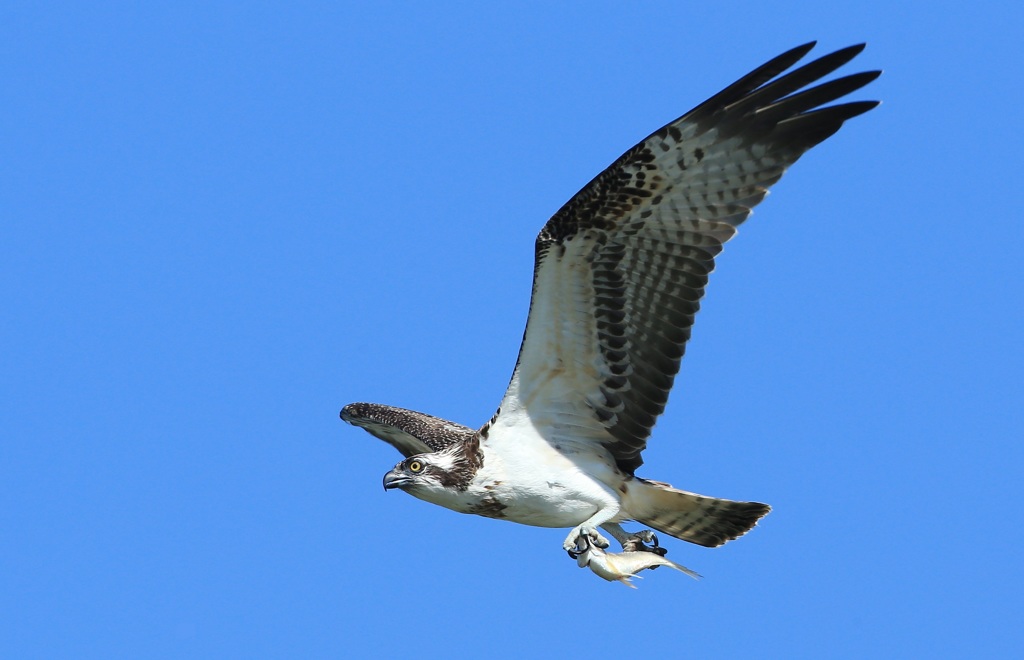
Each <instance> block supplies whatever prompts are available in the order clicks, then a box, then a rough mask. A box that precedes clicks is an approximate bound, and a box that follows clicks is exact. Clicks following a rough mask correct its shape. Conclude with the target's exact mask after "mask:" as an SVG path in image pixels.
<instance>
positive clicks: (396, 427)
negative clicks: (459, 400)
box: [341, 403, 476, 458]
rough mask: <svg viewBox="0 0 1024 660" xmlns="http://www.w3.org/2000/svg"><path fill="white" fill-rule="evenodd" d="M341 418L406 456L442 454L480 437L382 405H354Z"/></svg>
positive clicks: (453, 425)
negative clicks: (455, 445)
mask: <svg viewBox="0 0 1024 660" xmlns="http://www.w3.org/2000/svg"><path fill="white" fill-rule="evenodd" d="M341 418H342V419H343V420H345V421H346V422H348V423H349V424H354V425H355V426H359V427H362V428H364V429H366V430H367V431H369V432H370V433H371V434H372V435H374V436H376V437H378V438H380V439H381V440H383V441H384V442H386V443H388V444H389V445H391V446H393V447H394V448H395V449H397V450H398V451H400V452H401V453H402V455H403V456H405V457H407V458H408V457H409V456H415V455H416V454H428V453H431V452H435V451H441V450H442V449H444V448H445V447H447V446H449V445H452V444H454V443H456V442H463V441H466V440H469V439H471V438H472V437H473V436H474V435H476V430H474V429H471V428H469V427H468V426H462V425H461V424H456V423H455V422H449V421H448V420H444V419H441V418H439V417H434V416H433V415H428V414H426V413H421V412H416V411H415V410H406V409H405V408H396V407H395V406H384V405H381V404H378V403H350V404H349V405H347V406H345V407H344V408H342V410H341Z"/></svg>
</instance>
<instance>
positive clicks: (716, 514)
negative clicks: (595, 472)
mask: <svg viewBox="0 0 1024 660" xmlns="http://www.w3.org/2000/svg"><path fill="white" fill-rule="evenodd" d="M624 504H625V505H626V506H625V508H626V509H627V510H628V511H629V513H630V516H631V517H632V518H633V519H634V520H636V521H637V522H639V523H641V524H643V525H646V526H648V527H652V528H654V529H656V530H658V531H659V532H662V533H664V534H669V535H670V536H674V537H676V538H677V539H682V540H684V541H689V542H690V543H696V544H697V545H703V546H705V547H708V548H714V547H717V546H720V545H722V544H723V543H725V542H726V541H731V540H733V539H734V538H737V537H740V536H743V535H744V534H746V533H747V532H748V531H750V530H751V528H753V527H754V525H756V524H757V521H758V520H759V519H760V518H761V517H762V516H764V515H765V514H767V513H768V512H769V511H771V507H770V506H768V505H767V504H761V503H760V502H735V501H733V500H721V499H718V498H716V497H706V496H704V495H698V494H696V493H688V492H686V491H685V490H677V489H675V488H672V487H671V486H669V485H668V484H663V483H660V482H658V481H648V480H647V479H640V478H639V477H637V478H636V479H634V480H633V481H631V482H629V490H628V492H627V493H626V497H625V502H624Z"/></svg>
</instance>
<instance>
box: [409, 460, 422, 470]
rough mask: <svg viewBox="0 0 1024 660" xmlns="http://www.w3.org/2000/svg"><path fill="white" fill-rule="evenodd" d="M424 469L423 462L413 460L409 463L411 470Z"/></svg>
mask: <svg viewBox="0 0 1024 660" xmlns="http://www.w3.org/2000/svg"><path fill="white" fill-rule="evenodd" d="M422 470H423V463H420V462H419V461H412V462H411V463H409V472H420V471H422Z"/></svg>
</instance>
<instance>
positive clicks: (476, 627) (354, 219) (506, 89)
mask: <svg viewBox="0 0 1024 660" xmlns="http://www.w3.org/2000/svg"><path fill="white" fill-rule="evenodd" d="M548 4H549V3H532V4H530V3H517V4H515V5H514V6H513V5H511V4H508V5H502V6H501V7H498V6H497V5H493V6H492V5H486V7H485V5H484V4H482V3H443V4H442V3H436V4H428V3H376V4H374V5H372V6H369V3H367V4H366V6H362V5H357V4H346V3H340V4H339V3H326V2H325V3H307V2H299V3H280V4H271V3H259V4H258V5H257V4H256V3H250V4H247V5H244V6H243V3H210V2H204V3H191V2H179V3H146V4H145V5H140V4H138V3H123V4H119V3H74V4H61V3H51V4H49V5H48V6H45V7H44V6H41V5H32V4H30V3H9V4H8V5H6V6H5V7H4V8H2V9H0V62H2V66H0V89H2V93H3V101H2V103H0V155H2V157H0V168H2V175H0V217H2V221H0V283H2V286H0V306H2V309H3V314H2V315H0V346H2V351H0V396H2V401H3V405H2V411H3V413H2V414H3V417H4V423H3V427H4V431H3V436H4V440H3V441H2V442H0V525H2V527H0V528H2V530H3V533H2V534H0V566H2V567H3V568H2V570H0V609H2V612H0V655H3V656H4V657H26V658H31V657H98V658H99V657H102V658H111V657H220V656H230V657H339V656H342V655H344V656H345V657H364V656H365V657H387V658H393V657H416V658H439V657H445V658H459V657H481V656H482V654H486V655H487V657H492V658H512V657H579V656H584V657H597V656H599V655H600V656H607V657H616V656H621V655H623V653H641V654H643V655H647V654H651V655H654V656H655V657H658V656H660V657H676V656H678V655H681V654H682V653H686V654H687V655H693V656H698V657H701V656H703V657H711V656H714V657H751V656H755V657H756V656H761V657H771V656H776V657H801V656H802V657H822V656H831V657H868V656H874V657H907V656H910V655H917V656H931V657H943V656H949V657H968V656H970V657H981V656H984V655H1000V654H1001V655H1009V654H1011V653H1012V652H1013V650H1014V649H1017V650H1018V651H1019V649H1020V648H1021V646H1022V642H1024V634H1022V633H1021V632H1020V621H1019V619H1020V612H1021V611H1022V609H1024V602H1022V600H1024V599H1022V596H1021V593H1022V586H1024V585H1022V579H1021V578H1022V571H1021V569H1020V562H1019V559H1018V557H1017V554H1018V553H1017V550H1018V548H1019V547H1020V546H1021V544H1022V542H1024V534H1022V532H1021V524H1020V523H1021V516H1020V512H1019V505H1018V501H1017V498H1018V497H1019V496H1020V494H1021V474H1022V467H1024V466H1022V450H1021V439H1022V438H1024V420H1022V412H1021V410H1022V378H1021V373H1022V370H1024V359H1022V357H1024V351H1022V350H1021V344H1020V338H1019V335H1020V328H1021V327H1022V324H1024V304H1022V303H1024V301H1022V295H1021V282H1022V279H1024V267H1022V265H1021V264H1022V260H1021V258H1020V250H1021V245H1022V240H1024V231H1022V223H1021V222H1020V219H1019V211H1018V206H1019V203H1018V201H1017V199H1016V197H1017V190H1018V188H1019V187H1020V182H1019V174H1018V172H1019V169H1020V165H1021V157H1020V153H1021V148H1022V146H1024V145H1022V130H1021V126H1020V124H1021V122H1020V108H1021V107H1022V106H1024V94H1022V87H1021V85H1020V80H1021V77H1022V73H1024V72H1022V57H1021V51H1020V38H1021V35H1022V34H1024V29H1022V28H1024V20H1022V18H1024V10H1022V9H1021V8H1020V7H1019V6H1018V5H1015V4H1013V3H991V4H988V3H968V4H965V3H939V4H936V3H924V2H906V3H892V2H864V3H849V5H848V6H847V5H844V6H842V7H840V8H837V7H836V6H826V5H829V3H814V4H813V5H811V4H810V3H796V2H782V3H773V4H772V6H771V7H768V6H764V7H762V9H761V10H760V11H759V12H758V13H756V14H755V13H752V11H751V10H750V9H749V6H748V5H742V4H739V3H726V4H720V3H701V4H699V5H692V4H690V3H643V4H640V5H635V4H623V3H610V2H607V3H589V4H587V5H583V4H572V3H568V4H563V5H561V7H560V8H551V7H549V6H548ZM897 4H898V6H897ZM811 39H818V40H819V42H820V45H819V47H818V49H817V50H816V51H815V52H816V53H818V54H823V53H825V52H828V51H830V50H833V49H836V48H839V47H842V46H846V45H848V44H851V43H856V42H860V41H867V42H868V43H869V46H868V49H867V50H866V51H865V52H864V53H863V54H862V55H861V56H860V57H858V58H857V60H855V62H854V64H853V65H851V66H848V67H847V68H846V69H844V70H845V71H847V72H854V71H857V70H865V69H871V68H882V69H884V70H885V75H883V77H882V78H880V79H879V80H878V81H876V82H875V83H872V84H871V85H870V86H869V88H868V89H867V90H865V91H862V92H860V93H859V94H858V95H857V96H858V97H859V98H868V99H881V100H882V101H883V105H882V106H881V107H880V108H878V109H876V110H874V111H872V112H871V113H869V114H868V115H866V116H864V117H860V118H858V119H856V120H854V121H852V122H851V123H850V124H848V125H847V126H846V127H845V128H844V129H843V130H842V131H841V132H840V133H839V134H838V135H836V136H835V137H834V138H832V139H830V140H829V141H828V142H827V143H825V144H823V145H822V146H820V147H819V148H817V149H816V150H815V151H813V152H812V153H811V154H809V155H808V156H806V157H805V158H804V159H803V160H801V161H800V162H799V163H798V164H797V165H796V166H795V167H794V168H793V169H792V170H791V171H790V172H789V174H788V175H787V176H786V178H785V179H784V180H783V181H782V182H781V183H780V184H779V185H777V186H776V187H775V188H774V190H773V194H772V195H771V196H770V198H769V199H768V200H767V201H766V202H765V203H764V204H763V205H762V206H760V207H759V208H758V210H757V212H756V213H755V215H754V217H753V218H752V219H751V220H750V221H749V222H748V223H747V224H745V225H744V226H743V228H742V230H741V232H740V235H739V237H738V238H737V239H736V240H735V241H734V242H732V243H730V244H729V246H728V248H727V249H726V251H725V253H724V255H723V257H722V258H721V259H720V261H719V269H718V271H716V273H715V275H714V276H713V278H712V281H711V285H710V287H709V291H708V296H707V298H706V299H705V305H704V309H703V310H702V312H701V314H700V316H699V317H698V321H697V324H696V327H695V332H694V338H693V340H692V342H691V344H690V346H689V351H688V354H687V357H686V359H685V361H684V364H683V368H682V373H681V376H680V378H679V379H678V381H677V387H676V390H675V391H674V393H673V399H672V401H671V404H670V406H669V409H668V412H667V413H666V414H665V416H664V417H663V418H662V420H661V421H660V423H659V425H658V427H657V428H656V430H655V433H654V437H653V439H652V441H651V445H650V449H649V451H648V453H647V454H646V459H647V463H646V465H645V466H644V467H643V468H642V469H641V471H640V474H641V475H643V476H647V477H650V478H655V479H659V480H664V481H669V482H671V483H673V484H675V485H677V486H679V487H683V488H686V489H688V490H695V491H698V492H703V493H707V494H709V495H715V496H720V497H729V498H735V499H755V500H761V501H765V502H769V503H771V504H772V505H773V506H774V507H775V510H774V511H773V513H772V514H771V515H770V516H769V517H768V518H767V519H766V520H765V521H764V523H763V524H762V525H761V526H760V527H758V528H757V529H756V530H755V531H754V532H753V533H752V534H750V535H749V536H747V537H745V538H743V539H742V540H740V541H738V542H736V543H732V544H729V545H727V546H725V547H723V548H719V549H716V550H707V549H704V548H699V547H696V546H690V545H688V544H686V543H683V542H674V541H672V540H668V541H667V542H666V543H667V544H668V545H669V546H670V554H669V556H670V557H671V558H674V559H675V560H676V561H679V562H681V563H683V564H686V565H687V566H690V567H692V568H694V569H695V570H697V571H699V572H700V573H702V574H703V575H704V576H705V578H704V580H702V581H700V582H694V581H692V580H689V579H688V578H686V577H685V576H682V575H679V574H669V573H667V572H666V571H664V570H662V571H657V572H650V573H648V575H647V577H646V579H644V580H642V581H640V583H639V586H640V589H639V590H637V591H631V590H628V589H625V588H622V587H621V586H619V585H616V584H609V583H605V582H603V581H601V580H599V579H597V578H596V577H595V576H593V575H591V574H590V573H589V572H588V571H581V570H579V569H577V568H576V566H575V564H574V563H573V562H572V561H571V560H570V559H568V558H567V557H566V556H565V554H564V553H563V552H562V551H561V549H560V545H561V542H562V539H563V537H564V534H565V531H564V530H546V529H537V528H528V527H522V526H517V525H511V524H507V523H503V522H496V521H491V520H486V519H482V518H473V517H468V516H460V515H458V514H455V513H452V512H449V511H446V510H443V509H440V508H436V507H432V506H430V505H427V504H426V503H423V502H420V501H418V500H415V499H413V498H411V497H408V496H407V495H404V494H402V493H398V492H389V493H386V494H385V493H384V492H383V491H382V490H381V477H382V475H383V474H384V472H386V471H387V470H388V469H389V468H390V467H391V466H392V465H393V464H394V462H395V461H396V460H397V459H398V454H397V453H395V452H394V451H393V450H392V449H391V448H390V447H388V446H387V445H385V444H383V443H381V442H379V441H377V440H375V439H374V438H372V437H371V436H369V435H366V434H365V433H363V432H362V431H359V430H358V429H354V428H352V427H348V426H347V425H345V424H343V423H342V422H341V421H340V420H339V419H338V410H339V409H340V408H341V406H342V405H343V404H345V403H348V402H351V401H377V402H383V403H390V404H394V405H401V406H406V407H410V408H415V409H418V410H423V411H426V412H431V413H433V414H436V415H440V416H443V417H448V418H450V419H453V420H456V421H460V422H463V423H465V424H468V425H472V426H476V425H479V424H480V423H482V422H483V421H485V420H486V419H487V418H488V417H489V416H490V415H491V413H492V412H493V410H494V408H495V406H496V405H497V403H498V399H499V398H500V396H501V393H502V392H503V391H504V387H505V385H506V383H507V380H508V377H509V375H510V373H511V369H512V366H513V363H514V359H515V354H516V350H517V348H518V344H519V340H520V338H521V334H522V328H523V323H524V321H525V316H526V310H527V305H528V302H529V299H528V296H529V290H530V276H531V272H532V254H533V238H534V236H535V234H536V232H537V231H538V230H539V228H540V227H541V225H542V224H543V223H544V221H545V220H546V219H547V217H548V216H549V215H550V214H551V213H553V212H554V211H555V210H556V209H557V208H558V207H559V206H560V205H561V204H562V203H563V202H564V201H566V200H567V199H568V198H569V197H570V196H571V195H572V194H573V193H574V192H576V190H578V189H579V188H580V187H581V186H582V185H584V184H585V183H586V182H587V181H588V180H589V179H590V178H591V177H592V176H594V175H595V174H596V173H597V172H599V171H600V170H601V169H603V168H604V167H605V166H606V165H607V164H609V163H610V162H611V161H612V160H613V159H614V158H616V157H617V156H618V155H619V154H620V153H621V152H623V151H624V150H625V149H627V148H628V147H630V146H632V145H633V144H634V143H635V142H636V141H638V140H639V139H641V138H642V137H644V136H645V135H647V134H648V133H649V132H651V131H652V130H654V129H656V128H658V127H659V126H661V125H662V124H664V123H666V122H667V121H669V120H671V119H673V118H675V117H676V116H678V115H680V114H682V113H683V112H684V111H686V110H688V109H689V108H690V107H692V106H693V105H695V104H697V103H698V102H700V101H702V100H704V99H705V98H706V97H708V96H710V95H711V94H713V93H714V92H717V91H718V90H719V89H720V88H721V87H723V86H724V85H726V84H728V83H730V82H732V81H733V80H734V79H736V78H737V77H739V76H740V75H742V74H743V73H746V72H747V71H748V70H749V69H751V68H753V67H754V66H756V65H758V64H760V63H762V62H763V61H764V60H766V59H768V58H770V57H772V56H774V55H776V54H778V53H779V52H782V51H783V50H786V49H788V48H790V47H792V46H795V45H797V44H800V43H803V42H805V41H808V40H811ZM353 654H354V655H353Z"/></svg>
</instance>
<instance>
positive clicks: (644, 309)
mask: <svg viewBox="0 0 1024 660" xmlns="http://www.w3.org/2000/svg"><path fill="white" fill-rule="evenodd" d="M813 46H814V44H813V43H811V44H807V45H804V46H800V47H799V48H795V49H793V50H791V51H789V52H786V53H784V54H782V55H780V56H779V57H776V58H775V59H773V60H771V61H770V62H768V63H766V64H764V65H763V66H761V67H759V68H758V69H756V70H755V71H753V72H751V73H749V74H748V75H746V76H744V77H743V78H742V79H740V80H739V81H737V82H736V83H734V84H732V85H730V86H729V87H728V88H726V89H725V90H723V91H722V92H720V93H718V94H716V95H715V96H714V97H712V98H711V99H709V100H707V101H705V102H704V103H702V104H701V105H699V106H697V107H696V108H694V109H693V110H691V111H690V112H688V113H687V114H685V115H683V116H682V117H681V118H679V119H677V120H676V121H673V122H672V123H670V124H668V125H667V126H665V127H664V128H662V129H660V130H659V131H657V132H655V133H654V134H652V135H651V136H650V137H648V138H647V139H645V140H644V141H643V142H641V143H640V144H638V145H636V146H635V147H633V148H632V149H630V150H629V151H627V152H626V153H625V154H624V155H623V156H622V157H620V158H619V159H618V160H616V161H615V162H614V163H613V164H612V165H611V166H610V167H609V168H608V169H606V170H605V171H604V172H602V173H601V174H600V175H598V176H597V177H596V178H595V179H594V180H592V181H591V182H590V183H589V184H587V186H586V187H585V188H583V190H581V191H580V192H578V193H577V194H576V195H575V196H574V197H573V198H572V199H571V200H569V202H568V203H567V204H565V206H563V207H562V208H561V209H560V210H559V211H558V212H557V213H556V214H555V215H554V216H553V217H552V218H551V219H550V220H549V221H548V223H547V224H546V225H545V226H544V228H543V229H542V230H541V232H540V235H539V236H538V237H537V242H536V263H535V267H534V281H533V298H532V300H531V303H530V316H529V320H528V323H527V327H526V332H525V335H524V337H523V344H522V347H521V349H520V353H519V360H518V363H517V365H516V369H515V372H514V374H513V376H512V382H511V383H510V385H509V389H508V391H507V392H506V394H505V398H504V399H503V401H502V404H501V406H500V408H499V410H498V413H497V414H496V415H495V418H494V419H492V421H491V422H489V424H496V423H499V422H501V421H502V420H501V417H502V415H510V416H511V415H514V414H515V415H518V416H519V417H518V418H519V419H522V413H525V414H526V415H527V416H528V419H529V423H531V424H532V425H534V426H535V427H537V428H539V429H543V430H542V432H543V433H544V434H545V435H546V437H548V438H549V440H551V441H554V442H557V441H558V440H559V438H565V439H567V440H574V441H577V442H578V441H579V440H581V439H582V440H584V441H588V442H597V443H599V444H601V445H603V446H605V447H606V448H607V449H608V450H609V451H610V452H611V453H612V455H613V456H614V457H615V460H616V462H617V463H618V465H619V467H621V468H622V469H623V470H626V471H628V472H632V471H634V470H635V469H636V468H637V467H638V466H640V464H641V463H642V460H641V457H640V453H641V451H642V450H643V449H644V447H645V446H646V442H647V437H648V435H649V434H650V431H651V428H652V427H653V426H654V423H655V420H657V418H658V416H659V415H660V414H661V413H662V411H664V409H665V404H666V402H667V400H668V393H669V390H670V389H671V387H672V382H673V379H674V378H675V375H676V373H677V372H678V371H679V363H680V359H681V358H682V356H683V350H684V346H685V344H686V341H687V339H689V337H690V327H691V326H692V325H693V320H694V315H695V314H696V313H697V310H698V309H699V307H700V299H701V296H702V295H703V294H704V286H705V285H706V284H707V281H708V274H709V273H710V272H711V270H712V269H713V267H714V259H715V257H716V256H717V255H718V253H719V252H720V251H721V249H722V245H723V244H724V243H725V242H726V241H728V240H729V239H730V238H732V236H733V235H734V234H735V233H736V227H737V226H738V225H739V224H740V223H742V222H743V221H744V220H745V219H746V218H747V216H748V215H749V214H750V211H751V209H752V208H753V207H754V206H755V205H756V204H757V203H758V202H760V201H761V200H762V199H763V198H764V196H765V194H766V193H767V191H768V187H769V186H771V185H772V184H773V183H775V182H776V181H778V180H779V178H780V177H781V176H782V173H783V172H784V171H785V170H786V168H787V167H789V166H790V165H791V164H793V163H794V162H795V161H796V160H797V159H798V158H799V157H800V156H801V155H802V154H803V153H804V152H806V151H807V150H808V149H810V148H811V147H813V146H814V145H816V144H818V143H819V142H821V141H822V140H824V139H826V138H827V137H829V136H830V135H832V134H833V133H835V132H836V131H838V130H839V128H840V127H841V126H842V124H843V122H845V121H846V120H847V119H850V118H851V117H855V116H857V115H859V114H861V113H864V112H867V111H868V110H870V109H871V108H873V107H875V106H876V105H877V102H875V101H860V102H851V103H842V104H838V105H832V106H828V107H821V106H822V105H823V104H827V103H830V102H832V101H835V100H836V99H839V98H840V97H843V96H845V95H846V94H849V93H850V92H853V91H854V90H857V89H859V88H860V87H862V86H864V85H866V84H867V83H869V82H870V81H872V80H874V79H875V78H876V77H877V76H878V75H879V73H880V72H877V71H870V72H864V73H857V74H853V75H850V76H846V77H842V78H838V79H835V80H832V81H830V82H825V83H822V84H819V85H817V86H815V87H811V88H809V89H804V88H805V87H807V86H808V85H811V84H813V83H815V82H816V81H818V80H819V79H821V78H822V77H824V76H826V75H828V74H830V73H831V72H833V71H834V70H835V69H837V68H839V67H840V66H842V65H843V64H845V63H846V62H848V61H850V60H851V59H852V58H853V57H854V56H855V55H857V54H858V53H859V52H860V51H861V50H862V49H863V45H859V46H852V47H850V48H845V49H843V50H839V51H837V52H834V53H832V54H830V55H826V56H825V57H822V58H820V59H818V60H815V61H813V62H811V63H809V64H807V65H805V66H802V67H800V68H798V69H795V70H793V71H791V72H789V73H787V74H786V75H783V76H781V77H777V76H779V75H780V74H782V73H783V72H784V71H786V70H787V69H789V68H790V67H791V66H793V65H794V64H795V63H796V62H797V61H798V60H799V59H801V58H802V57H803V56H804V55H805V54H807V52H808V51H810V50H811V48H812V47H813ZM510 419H511V417H509V418H506V420H504V421H509V420H510Z"/></svg>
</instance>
